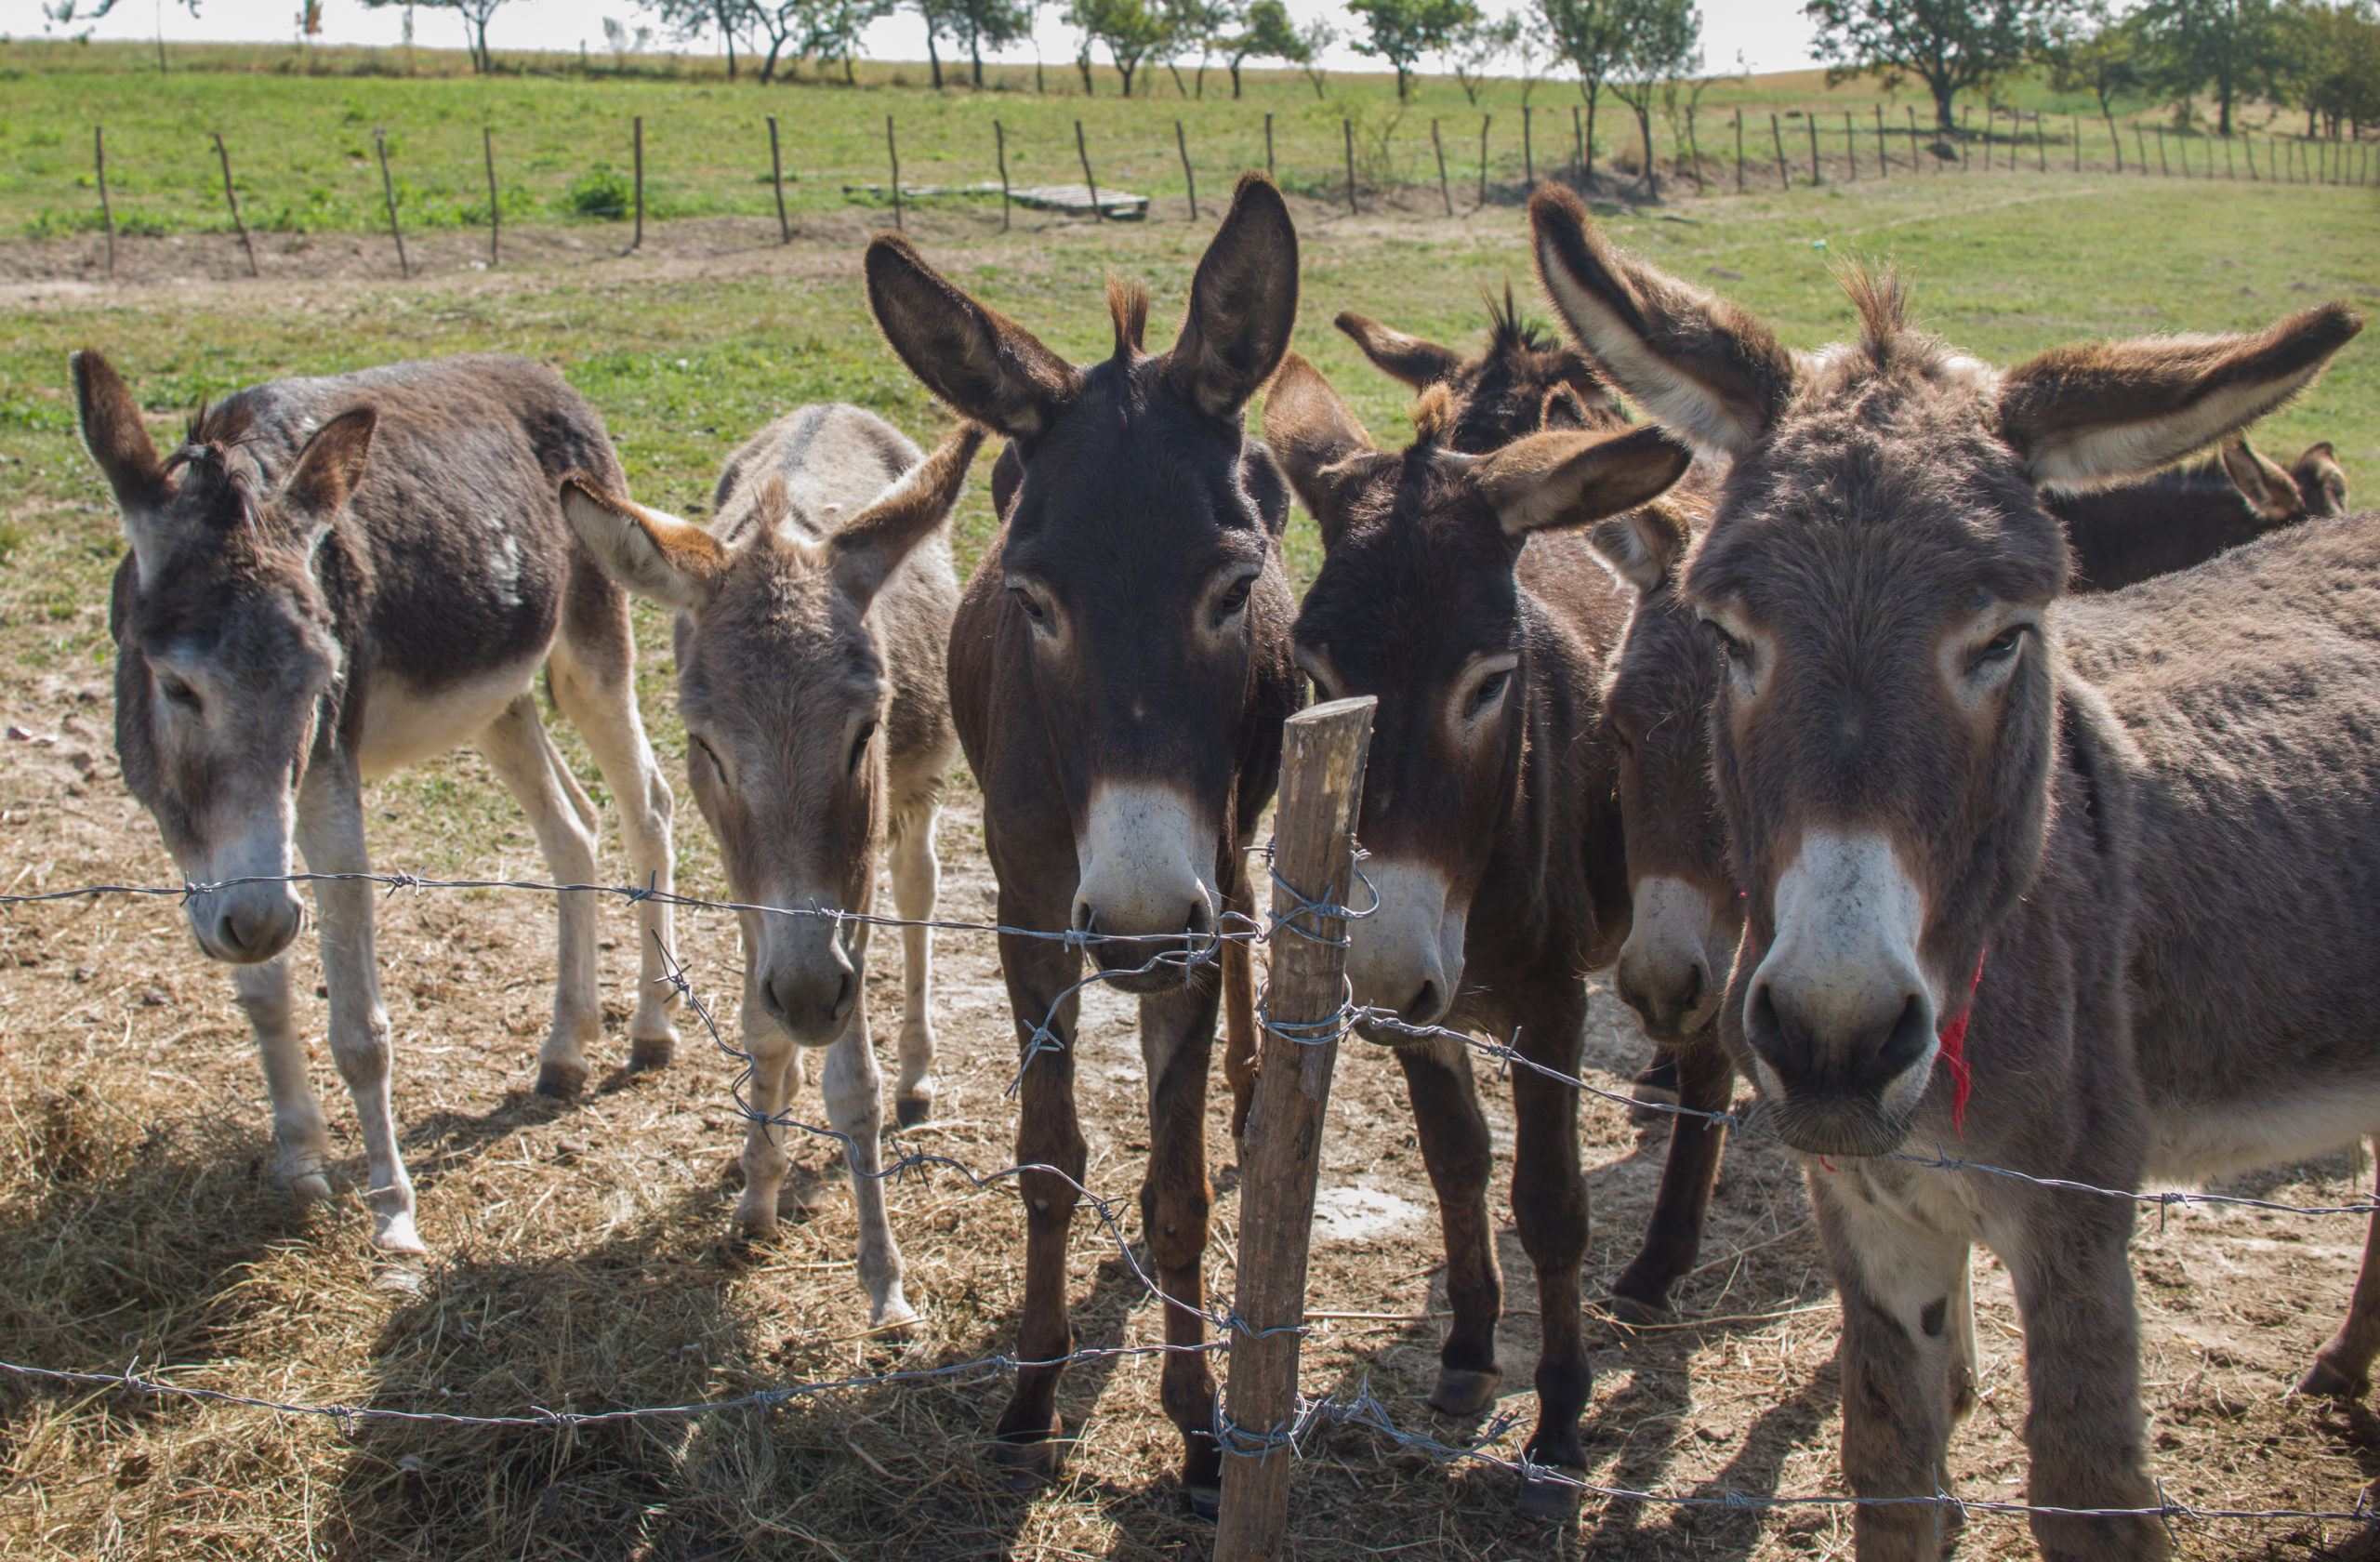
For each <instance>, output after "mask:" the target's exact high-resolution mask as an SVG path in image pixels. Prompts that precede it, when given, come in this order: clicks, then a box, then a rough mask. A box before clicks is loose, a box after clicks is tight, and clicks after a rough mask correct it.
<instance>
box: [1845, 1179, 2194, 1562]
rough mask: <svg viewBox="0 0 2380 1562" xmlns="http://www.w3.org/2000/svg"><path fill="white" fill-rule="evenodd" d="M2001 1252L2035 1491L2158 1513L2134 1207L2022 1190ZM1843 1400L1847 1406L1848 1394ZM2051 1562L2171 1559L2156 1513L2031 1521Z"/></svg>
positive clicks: (2042, 1497) (2045, 1500)
mask: <svg viewBox="0 0 2380 1562" xmlns="http://www.w3.org/2000/svg"><path fill="white" fill-rule="evenodd" d="M2018 1197H2019V1198H2020V1199H2021V1204H2020V1206H2019V1207H2020V1208H2021V1210H2022V1213H2021V1215H2020V1216H2018V1217H2017V1218H2015V1219H2012V1220H2011V1221H2010V1223H2009V1228H2010V1230H2011V1231H2012V1232H2014V1233H2016V1237H2015V1238H2014V1239H2013V1240H2012V1241H2011V1242H2010V1243H2009V1244H2008V1245H2006V1246H2004V1247H2002V1246H2000V1244H1997V1243H1995V1244H1994V1246H1995V1247H1997V1248H1999V1251H2000V1255H2001V1257H2002V1259H2003V1261H2004V1262H2005V1263H2006V1264H2007V1265H2008V1277H2009V1278H2010V1279H2011V1280H2012V1281H2014V1282H2015V1285H2016V1311H2017V1316H2018V1317H2022V1318H2023V1319H2024V1321H2025V1379H2026V1387H2027V1389H2028V1390H2029V1391H2030V1397H2031V1405H2030V1409H2029V1410H2027V1412H2026V1415H2025V1450H2026V1454H2027V1456H2028V1466H2029V1470H2028V1477H2027V1484H2028V1492H2029V1496H2030V1500H2031V1501H2032V1502H2037V1503H2039V1504H2041V1505H2042V1506H2043V1507H2051V1508H2154V1507H2156V1506H2157V1505H2158V1495H2157V1488H2156V1486H2155V1484H2154V1483H2153V1482H2151V1481H2150V1480H2149V1469H2148V1450H2147V1449H2146V1447H2145V1446H2144V1445H2145V1443H2146V1441H2147V1433H2148V1428H2147V1424H2146V1422H2145V1418H2144V1417H2143V1415H2142V1412H2141V1408H2140V1318H2139V1314H2138V1313H2137V1312H2136V1311H2135V1306H2134V1303H2133V1291H2132V1264H2131V1260H2130V1254H2129V1251H2128V1249H2129V1247H2130V1243H2131V1240H2132V1229H2133V1210H2132V1206H2131V1205H2129V1204H2123V1205H2117V1204H2116V1203H2115V1201H2114V1200H2113V1199H2103V1198H2072V1197H2071V1196H2069V1195H2063V1194H2058V1193H2056V1192H2046V1191H2037V1190H2024V1191H2023V1193H2021V1194H2020V1195H2019V1196H2018ZM1847 1383H1848V1380H1847V1379H1846V1390H1845V1396H1844V1397H1845V1403H1846V1404H1848V1403H1849V1400H1850V1395H1849V1392H1848V1388H1847ZM2031 1523H2032V1530H2033V1540H2034V1542H2035V1543H2036V1544H2038V1545H2039V1546H2040V1547H2041V1549H2042V1555H2043V1557H2044V1558H2045V1559H2046V1562H2085V1559H2089V1562H2155V1559H2162V1558H2164V1557H2167V1556H2170V1555H2173V1545H2172V1541H2171V1539H2170V1537H2168V1535H2167V1534H2166V1531H2165V1526H2164V1525H2163V1523H2162V1522H2161V1521H2160V1520H2159V1519H2157V1518H2156V1517H2153V1516H2134V1517H2127V1518H2066V1517H2057V1516H2051V1515H2047V1514H2035V1515H2033V1516H2032V1520H2031Z"/></svg>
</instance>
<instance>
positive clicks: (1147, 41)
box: [1066, 0, 1172, 98]
mask: <svg viewBox="0 0 2380 1562" xmlns="http://www.w3.org/2000/svg"><path fill="white" fill-rule="evenodd" d="M1066 21H1067V23H1068V24H1069V25H1070V26H1073V27H1075V28H1077V29H1078V30H1079V31H1080V32H1081V33H1082V35H1083V46H1082V53H1081V54H1080V55H1079V56H1078V59H1077V61H1076V62H1077V63H1078V65H1080V66H1081V68H1082V73H1083V74H1082V79H1083V87H1084V90H1085V91H1086V92H1088V91H1089V90H1090V86H1091V45H1092V44H1094V43H1097V44H1102V45H1104V46H1106V49H1107V57H1108V58H1109V59H1110V60H1114V61H1115V62H1116V73H1117V75H1118V76H1121V77H1122V78H1123V79H1124V96H1125V97H1127V98H1130V97H1131V95H1132V74H1133V73H1134V72H1136V71H1138V70H1139V69H1140V68H1141V62H1142V61H1143V60H1146V59H1148V58H1149V56H1151V55H1152V54H1155V53H1157V51H1158V50H1159V49H1162V48H1164V47H1165V46H1166V45H1167V44H1168V43H1169V42H1170V39H1171V38H1172V29H1171V27H1170V25H1169V24H1168V22H1167V19H1166V17H1165V14H1164V13H1163V12H1161V11H1159V10H1157V8H1156V7H1153V6H1151V5H1150V4H1149V3H1148V0H1070V3H1069V4H1068V5H1067V7H1066Z"/></svg>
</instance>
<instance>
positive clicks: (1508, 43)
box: [1446, 11, 1521, 108]
mask: <svg viewBox="0 0 2380 1562" xmlns="http://www.w3.org/2000/svg"><path fill="white" fill-rule="evenodd" d="M1520 39H1521V16H1520V13H1519V12H1518V11H1514V12H1512V13H1510V14H1508V15H1505V16H1501V17H1498V18H1497V19H1496V20H1493V21H1489V20H1488V19H1487V18H1485V17H1480V18H1476V19H1474V20H1472V21H1470V22H1467V23H1465V24H1464V25H1463V26H1461V27H1460V28H1458V29H1456V30H1455V34H1454V36H1453V37H1452V38H1451V39H1449V40H1448V43H1447V47H1446V57H1447V63H1448V65H1450V66H1452V67H1453V68H1454V79H1455V85H1456V86H1460V87H1461V88H1462V97H1463V101H1465V102H1467V103H1469V104H1470V105H1471V106H1472V107H1473V108H1477V107H1478V106H1479V87H1480V84H1481V83H1482V82H1484V81H1485V80H1486V79H1487V76H1488V67H1489V66H1490V65H1493V64H1495V63H1496V61H1498V60H1501V59H1503V58H1504V56H1506V55H1508V54H1510V53H1512V52H1513V50H1514V47H1515V46H1518V45H1519V43H1520Z"/></svg>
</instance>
